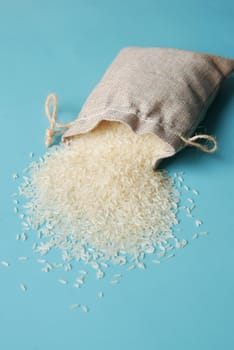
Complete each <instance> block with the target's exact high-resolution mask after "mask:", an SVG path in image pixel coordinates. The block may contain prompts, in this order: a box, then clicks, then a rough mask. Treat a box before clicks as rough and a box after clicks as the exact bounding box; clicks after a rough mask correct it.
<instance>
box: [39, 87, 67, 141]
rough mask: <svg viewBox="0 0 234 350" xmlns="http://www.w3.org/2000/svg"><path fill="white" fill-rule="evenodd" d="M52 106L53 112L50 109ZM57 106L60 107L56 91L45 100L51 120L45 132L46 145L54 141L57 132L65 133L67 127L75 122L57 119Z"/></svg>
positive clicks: (46, 109) (46, 110)
mask: <svg viewBox="0 0 234 350" xmlns="http://www.w3.org/2000/svg"><path fill="white" fill-rule="evenodd" d="M51 108H52V112H51V111H50V109H51ZM57 108H58V98H57V95H56V94H55V93H52V94H50V95H48V96H47V98H46V102H45V113H46V116H47V117H48V119H49V121H50V127H49V128H48V129H46V132H45V145H46V147H49V146H50V145H51V143H52V142H53V138H54V136H55V135H56V134H59V133H63V132H64V131H65V130H66V129H68V128H70V127H71V126H72V125H73V122H71V123H67V124H62V123H58V122H57V121H56V117H57Z"/></svg>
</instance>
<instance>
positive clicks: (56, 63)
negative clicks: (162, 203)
mask: <svg viewBox="0 0 234 350" xmlns="http://www.w3.org/2000/svg"><path fill="white" fill-rule="evenodd" d="M233 33H234V3H233V1H228V0H222V1H220V0H219V1H217V0H206V1H204V0H202V1H201V0H196V1H194V0H193V1H191V0H190V1H185V0H176V1H168V0H158V1H153V0H144V1H143V0H134V1H133V0H125V1H123V0H118V1H113V0H108V1H107V0H106V1H105V0H99V1H94V0H83V1H81V0H78V1H71V0H66V1H65V0H64V1H60V0H58V1H54V0H53V1H48V0H47V1H45V0H40V1H29V0H28V1H26V0H21V1H17V0H14V1H12V0H8V1H1V2H0V125H1V137H0V150H1V151H0V152H1V153H0V154H1V166H0V167H1V171H0V198H1V203H0V221H1V231H0V260H9V261H10V262H11V266H10V267H9V268H4V267H3V266H0V276H1V287H0V349H4V350H12V349H24V350H36V349H37V350H48V349H58V350H60V349H82V350H85V349H93V348H94V349H112V350H115V349H136V350H137V349H143V348H144V349H160V350H168V349H180V350H185V349H186V350H187V349H190V350H193V349H200V350H209V349H212V350H216V349H232V348H234V344H233V342H234V307H233V305H234V303H233V300H234V277H233V276H234V274H233V245H234V232H233V214H234V213H233V197H234V186H233V178H234V177H233V176H234V162H233V160H234V156H233V154H234V138H233V130H234V98H233V96H234V77H233V76H232V77H231V78H230V79H228V80H227V81H225V82H224V84H223V85H222V88H221V91H220V93H219V95H218V97H217V99H216V101H215V102H214V104H213V106H212V108H211V109H210V110H209V112H208V115H207V119H206V121H205V122H204V123H203V128H204V129H206V130H207V132H208V133H212V134H215V135H216V136H217V139H218V140H219V150H218V152H217V153H216V154H215V155H207V154H202V153H200V152H199V151H196V150H194V149H186V150H185V151H183V152H181V153H180V154H179V155H178V156H176V157H175V158H174V159H172V160H171V161H170V162H165V167H167V169H168V170H169V171H170V172H174V171H184V172H185V178H186V183H187V184H188V185H191V186H193V187H195V188H197V189H198V190H199V192H200V196H199V197H198V199H197V209H196V214H197V217H199V218H202V220H203V221H204V229H206V230H208V231H209V233H210V234H209V236H207V237H204V238H199V239H198V240H194V241H192V242H191V239H190V238H191V236H192V234H193V233H194V232H193V230H195V226H194V225H191V223H189V222H187V221H186V220H184V221H183V222H182V223H181V227H182V229H183V231H184V234H185V235H187V237H188V238H189V239H190V243H191V244H189V245H188V247H186V249H183V250H179V251H178V252H177V253H176V257H175V258H174V259H171V260H168V261H167V262H165V263H163V264H161V265H160V266H153V267H152V266H150V267H149V268H148V269H147V270H146V271H133V272H132V273H128V274H125V275H124V278H123V281H122V283H120V285H119V286H116V287H113V286H110V285H109V284H108V281H104V280H103V281H102V282H98V281H96V280H95V279H94V278H90V280H89V283H88V282H87V286H86V287H85V288H84V289H83V290H81V291H76V290H74V288H70V287H69V286H65V287H64V286H61V285H59V284H58V282H57V279H58V278H62V277H63V278H64V275H65V274H63V275H61V274H60V272H57V271H55V272H51V273H48V274H45V273H42V272H41V271H40V266H38V263H36V261H35V260H36V258H35V256H34V255H33V253H32V250H31V245H32V243H33V238H29V240H28V241H27V242H26V243H22V242H17V241H16V240H15V235H16V234H17V233H20V223H19V220H18V218H17V216H15V215H14V214H13V209H12V208H13V206H12V199H11V197H10V195H11V193H12V192H14V191H15V189H16V183H15V182H13V181H12V179H11V174H12V173H14V172H17V171H21V170H22V169H23V168H24V167H25V166H26V165H27V164H28V163H29V157H28V154H29V152H30V151H35V153H36V155H37V156H38V155H41V154H43V153H44V151H45V149H44V145H43V142H44V131H45V128H46V127H47V126H48V120H47V119H46V117H45V115H44V100H45V98H46V96H47V94H48V93H49V92H52V91H55V92H56V93H57V94H58V96H59V115H60V116H61V120H68V119H72V118H74V117H75V116H76V115H77V113H78V112H79V109H80V107H81V106H82V104H83V102H84V101H85V99H86V97H87V96H88V94H89V93H90V92H91V90H92V89H93V87H94V86H95V84H96V83H97V82H98V80H99V79H100V78H101V76H102V74H103V73H104V71H105V69H106V67H107V66H108V65H109V64H110V62H111V61H112V59H113V58H114V57H115V55H116V54H117V53H118V51H119V50H120V49H121V48H122V47H126V46H133V45H135V46H161V47H176V48H181V49H189V50H193V51H203V52H210V53H214V54H219V55H224V56H227V57H233V58H234V36H233ZM20 255H27V256H29V257H30V262H28V263H22V262H18V261H17V257H18V256H20ZM72 273H74V272H71V274H72ZM69 278H70V277H69ZM21 281H23V282H25V283H26V284H27V286H28V292H27V293H23V292H22V291H20V289H19V283H20V282H21ZM101 289H103V290H104V291H105V297H104V298H103V300H101V301H100V300H98V298H97V296H96V294H97V291H98V290H101ZM80 301H81V302H82V303H86V304H87V305H89V306H90V308H91V311H90V313H88V314H85V313H82V312H81V311H80V310H76V311H71V310H69V307H68V306H69V305H70V304H72V303H76V302H78V303H80Z"/></svg>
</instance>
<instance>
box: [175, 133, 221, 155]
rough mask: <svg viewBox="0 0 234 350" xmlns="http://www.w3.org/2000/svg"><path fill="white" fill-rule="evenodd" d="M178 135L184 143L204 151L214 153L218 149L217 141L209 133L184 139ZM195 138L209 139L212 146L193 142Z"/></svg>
mask: <svg viewBox="0 0 234 350" xmlns="http://www.w3.org/2000/svg"><path fill="white" fill-rule="evenodd" d="M179 137H180V139H181V140H182V141H183V142H184V143H185V144H186V145H188V146H193V147H196V148H198V149H200V150H201V151H203V152H206V153H214V152H215V151H216V150H217V149H218V142H217V141H216V139H215V138H214V136H211V135H206V134H205V135H195V136H193V137H190V138H189V139H186V138H185V137H183V136H179ZM196 140H208V141H210V144H211V145H212V147H210V146H209V145H202V144H201V143H199V142H195V141H196Z"/></svg>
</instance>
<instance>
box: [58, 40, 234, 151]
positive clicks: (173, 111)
mask: <svg viewBox="0 0 234 350" xmlns="http://www.w3.org/2000/svg"><path fill="white" fill-rule="evenodd" d="M232 70H234V60H233V59H227V58H223V57H220V56H214V55H210V54H203V53H196V52H191V51H183V50H178V49H170V48H141V47H129V48H125V49H123V50H121V51H120V53H119V54H118V56H117V57H116V58H115V60H114V61H113V63H112V64H111V65H110V67H109V68H108V69H107V71H106V73H105V74H104V76H103V78H102V79H101V81H100V82H99V84H98V85H97V86H96V87H95V88H94V90H93V91H92V93H91V94H90V96H89V97H88V99H87V100H86V102H85V104H84V106H83V108H82V110H81V112H80V114H79V116H78V118H77V120H76V121H75V123H74V124H73V125H72V126H71V127H70V128H69V129H68V130H67V131H66V132H65V134H64V135H63V140H67V139H69V138H71V137H72V136H74V135H78V134H82V133H86V132H88V131H90V130H92V129H93V128H94V127H96V126H97V125H98V123H99V122H100V121H102V120H111V121H120V122H123V123H126V124H128V125H129V126H130V127H131V129H132V130H133V131H134V132H135V133H137V134H142V133H154V134H155V135H157V136H158V137H159V138H160V139H161V140H163V142H165V144H166V145H167V147H166V148H165V154H164V155H162V157H168V156H171V155H173V154H175V153H176V152H177V151H178V150H180V149H181V148H182V147H184V146H185V145H186V144H187V143H189V140H188V142H186V140H187V139H188V138H189V137H190V136H191V135H193V133H194V132H195V130H196V128H197V126H198V124H199V123H200V122H201V121H202V119H203V117H204V115H205V113H206V111H207V109H208V107H209V106H210V104H211V103H212V101H213V99H214V98H215V96H216V94H217V92H218V90H219V87H220V83H221V82H222V81H223V80H224V79H225V78H226V77H227V76H228V75H229V74H230V73H231V72H232ZM190 143H193V142H192V141H191V142H190Z"/></svg>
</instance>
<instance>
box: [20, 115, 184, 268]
mask: <svg viewBox="0 0 234 350" xmlns="http://www.w3.org/2000/svg"><path fill="white" fill-rule="evenodd" d="M159 148H160V144H159V143H158V139H157V138H156V137H155V135H153V134H144V135H136V134H135V133H134V132H133V131H132V130H131V129H130V128H129V127H128V126H126V125H124V124H121V123H118V122H107V121H103V122H101V123H100V124H99V125H98V127H97V128H95V129H94V130H93V131H91V132H89V133H87V134H83V135H79V136H77V137H76V138H74V139H73V140H72V141H71V142H69V143H67V144H61V145H59V146H54V147H52V148H51V149H50V150H49V151H48V152H47V153H46V154H45V156H44V157H43V158H41V160H40V161H39V162H32V163H31V164H30V167H29V176H28V177H25V178H24V183H23V184H22V185H21V186H20V194H21V195H23V196H26V198H27V203H26V204H25V206H24V207H25V208H26V211H27V221H26V223H25V222H23V226H24V228H27V229H29V228H30V229H34V230H37V231H38V234H39V237H40V243H39V244H37V245H36V246H35V249H36V250H37V251H39V252H40V253H41V254H46V253H47V252H48V251H49V250H50V249H52V248H59V249H61V250H62V254H63V258H64V259H65V260H71V259H76V260H78V261H79V260H83V262H84V263H86V264H90V265H92V264H94V261H97V260H100V261H104V260H111V261H112V262H113V263H114V264H124V263H126V261H127V260H128V257H129V256H131V258H132V260H135V261H138V259H139V257H140V256H141V254H143V253H144V252H148V253H153V252H155V251H156V250H157V249H161V250H162V249H164V248H163V247H164V245H166V244H167V243H168V241H169V240H170V239H173V238H175V237H174V235H173V232H172V229H173V226H174V225H176V224H177V218H176V213H177V204H178V200H179V192H178V191H177V190H176V188H175V186H174V182H173V179H172V178H171V177H169V176H168V174H167V173H166V172H165V171H154V170H153V168H152V160H153V159H155V157H156V156H157V154H158V151H159Z"/></svg>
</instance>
